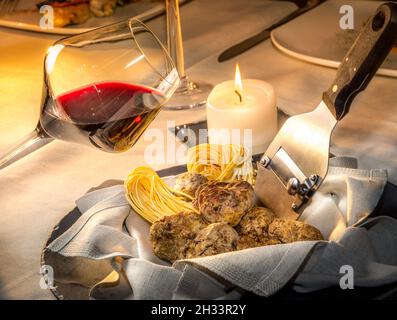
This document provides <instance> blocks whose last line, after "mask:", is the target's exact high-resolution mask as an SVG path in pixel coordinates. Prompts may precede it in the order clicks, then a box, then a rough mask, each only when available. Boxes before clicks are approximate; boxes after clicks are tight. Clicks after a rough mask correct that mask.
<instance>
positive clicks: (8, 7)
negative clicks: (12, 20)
mask: <svg viewBox="0 0 397 320" xmlns="http://www.w3.org/2000/svg"><path fill="white" fill-rule="evenodd" d="M18 3H19V0H0V17H1V16H4V15H6V14H10V13H12V12H14V11H15V9H16V8H17V6H18Z"/></svg>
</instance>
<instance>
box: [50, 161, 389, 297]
mask: <svg viewBox="0 0 397 320" xmlns="http://www.w3.org/2000/svg"><path fill="white" fill-rule="evenodd" d="M338 161H339V160H338V159H336V160H334V162H335V163H334V164H336V165H341V164H346V159H345V160H344V161H342V163H339V164H338V163H337V162H338ZM348 162H350V166H352V165H351V163H353V165H354V161H353V162H352V161H351V159H348ZM386 181H387V175H386V172H385V171H382V170H367V171H363V170H357V169H353V168H338V167H333V168H331V169H330V172H329V175H328V176H327V179H326V181H324V185H323V186H322V187H321V189H320V190H318V192H317V194H316V197H315V198H314V199H313V203H312V204H311V205H310V206H309V207H308V208H307V210H306V211H305V212H304V215H303V216H302V218H303V219H304V220H305V221H307V222H310V223H311V224H314V225H316V226H317V227H318V228H319V229H320V230H321V231H322V232H323V233H324V235H327V236H329V237H330V238H332V241H329V242H327V241H306V242H295V243H290V244H281V245H273V246H265V247H258V248H252V249H247V250H242V251H236V252H230V253H225V254H220V255H216V256H210V257H204V258H197V259H190V260H182V261H176V262H175V263H174V264H173V265H172V266H171V265H169V264H168V263H166V262H164V261H162V260H160V259H158V258H157V257H156V256H154V254H153V252H152V250H151V244H150V241H149V224H148V223H146V222H145V221H144V220H142V219H141V218H140V217H139V216H138V215H137V214H135V213H134V212H133V211H132V210H131V208H130V206H129V205H128V202H127V201H126V200H125V198H124V190H123V186H114V187H111V188H107V189H102V190H97V191H94V192H91V193H89V194H87V195H85V196H83V197H82V198H80V199H79V200H78V201H77V205H78V207H79V209H80V210H81V211H82V213H83V214H82V216H81V217H80V218H79V219H78V221H76V223H75V224H74V225H73V226H72V227H71V228H70V229H68V230H67V231H66V232H65V233H64V234H63V235H62V236H60V237H59V238H57V239H56V240H54V241H53V242H52V243H51V244H49V245H48V247H47V249H46V256H47V260H46V263H48V261H50V263H51V266H52V267H53V268H54V275H55V279H56V281H57V283H58V284H64V283H74V284H78V285H80V286H81V285H83V286H85V287H87V288H88V289H89V290H90V291H89V295H90V297H91V298H94V299H112V298H118V299H123V298H124V299H203V298H205V299H238V298H240V297H241V294H242V293H243V292H244V290H247V291H250V292H253V293H255V294H258V295H261V296H270V295H272V294H274V293H276V292H277V291H278V290H280V289H281V288H282V287H283V286H285V285H286V284H287V283H288V282H290V281H291V283H292V285H293V287H294V288H295V289H296V290H298V291H313V290H318V289H321V288H326V287H329V286H335V285H338V284H339V279H340V277H341V274H340V273H339V271H340V268H341V266H342V265H346V264H348V265H350V266H352V267H353V268H354V270H355V281H356V285H360V286H378V285H382V284H387V283H391V282H393V281H397V246H395V244H396V243H397V221H396V220H393V219H391V218H388V217H377V218H373V219H367V220H365V222H363V223H362V224H361V225H360V226H359V225H358V223H359V222H362V221H363V219H364V218H365V217H366V216H367V215H368V214H369V213H370V212H371V211H372V210H373V209H374V207H375V206H376V204H377V202H378V200H379V197H380V195H381V194H382V191H383V188H384V185H385V183H386ZM333 186H335V187H333ZM119 257H122V259H121V258H119ZM104 262H107V263H104ZM71 266H72V267H71ZM109 266H111V268H110V269H109ZM112 268H113V269H114V270H117V271H118V273H115V272H113V275H114V274H116V280H114V279H115V277H113V278H112V277H111V276H110V277H108V279H106V280H105V281H102V282H101V281H99V280H98V279H102V278H104V277H105V275H107V274H109V273H110V272H111V271H112ZM101 277H102V278H101ZM95 281H96V282H95ZM109 282H110V283H109ZM87 292H88V291H87Z"/></svg>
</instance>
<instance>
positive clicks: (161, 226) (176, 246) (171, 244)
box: [150, 212, 207, 262]
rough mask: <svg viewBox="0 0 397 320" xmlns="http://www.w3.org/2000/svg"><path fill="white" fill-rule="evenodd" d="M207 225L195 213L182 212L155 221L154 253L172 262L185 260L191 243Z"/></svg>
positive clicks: (152, 228)
mask: <svg viewBox="0 0 397 320" xmlns="http://www.w3.org/2000/svg"><path fill="white" fill-rule="evenodd" d="M206 226H207V224H206V223H205V222H204V221H203V219H202V218H201V216H200V215H198V214H197V213H194V212H180V213H178V214H174V215H170V216H166V217H163V218H161V219H159V220H157V221H155V222H154V223H153V224H152V226H151V227H150V240H151V241H152V246H153V251H154V253H155V255H156V256H158V257H159V258H160V259H164V260H167V261H170V262H174V261H175V260H179V259H184V258H185V255H186V251H187V249H188V248H189V245H190V242H191V241H193V240H194V238H195V237H196V235H197V233H198V232H199V231H200V230H201V229H203V228H205V227H206Z"/></svg>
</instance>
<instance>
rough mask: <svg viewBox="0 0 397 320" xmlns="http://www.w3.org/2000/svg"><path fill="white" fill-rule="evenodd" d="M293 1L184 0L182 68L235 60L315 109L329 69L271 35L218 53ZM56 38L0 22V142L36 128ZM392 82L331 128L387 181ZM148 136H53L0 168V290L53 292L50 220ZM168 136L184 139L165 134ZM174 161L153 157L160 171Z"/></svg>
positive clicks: (395, 132)
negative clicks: (280, 46) (88, 139)
mask: <svg viewBox="0 0 397 320" xmlns="http://www.w3.org/2000/svg"><path fill="white" fill-rule="evenodd" d="M243 3H244V4H245V5H243ZM293 9H294V6H293V5H292V4H288V3H283V2H266V1H263V0H255V1H250V2H246V1H244V0H234V1H230V0H219V1H211V0H196V1H193V2H191V3H189V4H187V5H185V6H183V7H182V8H181V15H182V24H183V30H184V40H185V54H186V64H187V67H188V68H187V72H188V74H189V75H190V76H191V78H193V79H201V80H205V81H207V82H210V83H212V84H216V83H219V82H220V81H223V80H226V79H231V78H233V76H234V64H235V63H236V62H239V64H240V67H241V70H242V75H243V77H244V78H258V79H263V80H266V81H268V82H270V83H272V84H273V85H274V87H275V89H276V92H277V95H278V105H279V106H280V107H281V108H282V109H283V110H284V111H286V112H288V113H290V114H296V113H300V112H303V111H308V110H311V109H313V108H314V107H315V106H316V105H317V104H318V102H319V101H320V99H321V93H322V91H323V90H324V89H325V88H327V86H328V85H329V84H330V83H331V82H332V80H333V77H334V76H335V73H336V70H334V69H329V68H325V67H320V66H315V65H311V64H308V63H305V62H301V61H298V60H295V59H293V58H290V57H288V56H285V55H284V54H282V53H280V52H278V51H277V50H276V49H275V48H274V47H273V46H272V45H271V43H270V41H266V42H263V43H261V44H260V45H258V46H256V47H255V48H253V49H251V50H249V51H247V52H245V53H244V54H242V55H240V56H238V57H236V58H234V59H232V60H230V61H228V62H225V63H222V64H219V63H217V61H216V59H217V56H218V54H219V53H220V52H221V51H222V49H224V48H226V47H228V46H230V45H231V44H233V43H235V42H237V41H238V40H240V39H244V38H245V37H246V36H248V35H250V34H253V33H254V32H256V31H259V30H261V29H262V28H263V27H264V25H270V24H271V23H272V22H274V21H275V20H277V19H278V18H279V17H281V16H283V15H286V14H287V13H288V12H290V11H292V10H293ZM220 11H222V14H218V12H220ZM272 19H273V21H272ZM164 22H165V20H164V17H160V18H157V19H155V20H153V21H151V22H149V23H148V25H149V27H150V28H152V29H153V30H154V31H155V32H156V33H158V34H159V35H160V37H164ZM232 31H234V32H232ZM58 38H59V36H55V35H44V34H36V33H30V32H26V31H17V30H12V29H6V28H0V39H1V41H0V75H1V76H0V150H1V151H3V150H4V149H5V148H6V146H7V145H12V144H13V143H14V142H15V141H17V140H18V139H19V138H22V137H23V136H24V135H25V134H27V133H28V132H29V131H31V130H32V129H33V128H34V126H35V124H36V121H37V118H38V115H39V109H40V100H41V86H42V59H43V55H44V53H45V52H46V50H47V48H48V47H49V46H50V45H51V43H53V42H54V41H55V40H57V39H58ZM214 39H216V40H217V41H213V40H214ZM211 40H212V41H211ZM396 83H397V82H396V79H391V78H385V77H376V78H375V79H374V80H373V81H372V82H371V84H370V85H369V87H368V89H367V90H366V91H365V92H364V93H362V94H361V95H360V96H359V97H358V98H357V100H356V101H355V103H354V105H353V106H352V110H351V113H350V114H349V115H348V116H347V117H346V118H345V119H344V120H343V122H342V123H340V125H339V126H338V128H337V130H336V131H335V134H334V136H333V144H334V147H333V152H335V153H338V154H345V155H351V156H356V157H358V158H359V164H360V166H361V167H363V168H375V167H376V168H387V169H388V170H389V174H390V179H389V180H390V181H392V182H394V183H397V139H395V137H396V136H397V90H396ZM204 118H205V110H204V109H200V110H195V111H178V112H169V111H167V112H165V111H164V112H161V113H160V114H159V116H158V118H157V119H156V120H155V121H154V122H153V123H152V125H151V127H152V128H160V129H161V131H162V132H163V133H164V135H165V134H166V132H167V127H166V125H167V121H174V122H175V123H177V124H180V123H186V122H190V121H198V120H203V119H204ZM148 138H149V137H145V136H143V137H142V139H141V140H140V141H139V142H138V143H137V144H136V146H135V147H134V148H133V149H132V150H130V151H128V152H126V153H123V154H116V155H114V154H107V153H102V152H100V151H98V150H95V149H90V148H87V147H84V146H80V145H76V144H68V143H64V142H60V141H55V142H52V143H51V144H49V145H47V146H45V147H44V148H43V149H41V150H39V151H37V152H35V153H33V154H31V155H29V156H28V157H26V158H24V159H22V160H21V161H19V162H17V163H15V164H14V165H12V166H10V167H8V168H6V169H5V170H3V171H1V172H0V208H1V213H0V298H2V299H53V298H54V297H53V296H52V294H51V293H50V292H49V291H48V290H42V289H40V287H39V281H40V275H39V269H40V252H41V249H42V246H43V245H44V243H45V241H46V239H47V237H48V235H49V233H50V232H51V229H52V228H53V226H54V225H56V223H57V222H58V221H59V220H60V219H61V217H62V216H63V215H65V214H66V213H67V212H68V211H69V210H71V209H72V208H73V207H74V201H75V200H76V199H77V198H78V197H80V196H81V195H82V194H84V192H85V191H87V190H88V189H90V188H91V187H93V186H96V185H99V184H100V183H101V182H103V181H104V180H108V179H122V178H123V177H125V176H126V175H127V174H128V172H129V171H130V170H131V169H132V168H134V167H135V166H137V165H142V164H145V150H146V147H147V146H148V145H149V144H150V143H152V141H151V140H150V139H148ZM164 139H166V136H165V137H164ZM168 143H176V148H179V147H181V148H184V146H181V145H180V144H179V143H178V142H175V139H174V138H173V137H172V136H171V137H169V140H168ZM179 162H183V159H179ZM176 164H179V163H167V162H163V163H156V164H151V165H152V167H153V168H154V169H156V170H158V169H162V168H166V167H170V166H173V165H176Z"/></svg>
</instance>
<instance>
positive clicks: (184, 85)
mask: <svg viewBox="0 0 397 320" xmlns="http://www.w3.org/2000/svg"><path fill="white" fill-rule="evenodd" d="M212 88H213V86H212V85H210V84H208V83H201V82H193V81H190V80H189V79H188V78H187V77H185V78H184V79H181V84H180V86H179V88H178V89H177V90H176V91H175V93H174V94H173V96H172V97H171V99H170V100H169V101H168V102H167V103H166V104H165V105H164V106H163V107H162V109H163V110H168V111H170V110H171V111H177V110H186V109H195V108H199V107H202V106H204V105H205V104H206V102H207V97H208V95H209V94H210V92H211V90H212Z"/></svg>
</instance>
